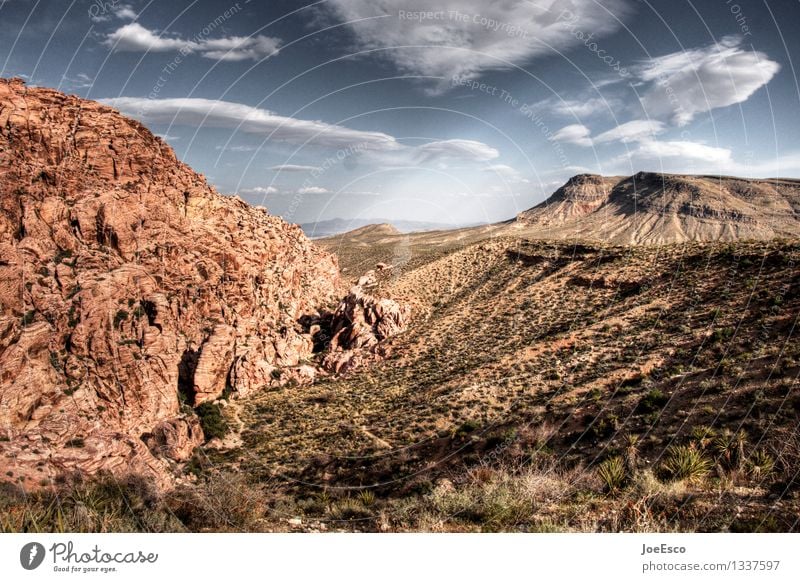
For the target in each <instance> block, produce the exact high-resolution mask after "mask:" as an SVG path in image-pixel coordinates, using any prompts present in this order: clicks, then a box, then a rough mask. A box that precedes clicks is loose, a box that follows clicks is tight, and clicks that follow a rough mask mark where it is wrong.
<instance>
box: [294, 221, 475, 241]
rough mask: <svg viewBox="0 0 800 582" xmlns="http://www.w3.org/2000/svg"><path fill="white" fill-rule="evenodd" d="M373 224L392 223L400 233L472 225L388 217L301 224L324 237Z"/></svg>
mask: <svg viewBox="0 0 800 582" xmlns="http://www.w3.org/2000/svg"><path fill="white" fill-rule="evenodd" d="M373 224H390V225H392V226H393V227H395V228H396V229H397V231H398V233H408V232H426V231H431V230H452V229H454V228H463V227H464V226H472V225H465V224H447V223H442V222H424V221H415V220H390V219H387V218H332V219H330V220H321V221H319V222H308V223H304V224H301V225H300V228H302V229H303V232H305V233H306V236H308V237H309V238H324V237H327V236H334V235H336V234H342V233H344V232H349V231H351V230H356V229H358V228H362V227H365V226H370V225H373Z"/></svg>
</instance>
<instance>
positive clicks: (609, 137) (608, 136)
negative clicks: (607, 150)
mask: <svg viewBox="0 0 800 582" xmlns="http://www.w3.org/2000/svg"><path fill="white" fill-rule="evenodd" d="M665 130H666V126H665V125H664V124H663V123H662V122H660V121H656V120H653V119H635V120H634V121H629V122H627V123H623V124H621V125H618V126H617V127H615V128H613V129H609V130H608V131H606V132H603V133H601V134H600V135H598V136H597V137H596V138H594V139H593V140H592V142H593V143H596V144H597V143H608V142H613V141H619V142H622V143H632V142H639V141H643V140H649V139H652V138H653V137H655V136H656V135H658V134H660V133H663V132H664V131H665Z"/></svg>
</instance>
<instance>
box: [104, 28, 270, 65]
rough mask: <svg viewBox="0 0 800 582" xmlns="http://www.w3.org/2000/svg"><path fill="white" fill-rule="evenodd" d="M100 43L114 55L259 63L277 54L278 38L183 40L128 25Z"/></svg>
mask: <svg viewBox="0 0 800 582" xmlns="http://www.w3.org/2000/svg"><path fill="white" fill-rule="evenodd" d="M103 43H104V44H105V45H106V46H108V47H109V48H111V49H112V50H113V51H115V52H175V51H180V52H182V53H185V54H190V53H197V54H199V55H201V56H203V57H205V58H207V59H214V60H218V61H243V60H247V59H250V60H254V61H257V60H261V59H265V58H268V57H271V56H274V55H276V54H278V49H279V47H280V45H281V40H280V39H279V38H274V37H270V36H263V35H257V36H232V37H228V38H217V39H201V40H183V39H181V38H178V37H176V36H165V35H164V34H157V33H156V32H154V31H152V30H149V29H147V28H145V27H144V26H142V25H141V24H139V23H138V22H131V23H130V24H126V25H124V26H121V27H120V28H118V29H117V30H115V31H114V32H112V33H111V34H109V35H108V36H107V37H106V39H105V40H104V41H103Z"/></svg>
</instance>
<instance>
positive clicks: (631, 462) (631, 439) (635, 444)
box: [624, 434, 641, 478]
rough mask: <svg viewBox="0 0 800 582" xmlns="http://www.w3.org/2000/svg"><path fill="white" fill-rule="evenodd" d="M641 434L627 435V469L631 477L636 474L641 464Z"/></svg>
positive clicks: (625, 440)
mask: <svg viewBox="0 0 800 582" xmlns="http://www.w3.org/2000/svg"><path fill="white" fill-rule="evenodd" d="M640 440H641V439H640V437H639V435H636V434H627V435H625V439H624V442H625V471H626V473H627V476H628V477H629V478H632V477H633V476H634V475H635V474H636V470H637V468H638V466H639V441H640Z"/></svg>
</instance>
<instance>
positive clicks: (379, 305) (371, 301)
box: [323, 271, 410, 374]
mask: <svg viewBox="0 0 800 582" xmlns="http://www.w3.org/2000/svg"><path fill="white" fill-rule="evenodd" d="M376 285H377V280H376V277H375V273H374V272H373V271H370V272H368V273H367V274H366V275H364V276H363V277H361V278H360V279H359V280H358V282H357V283H356V284H355V285H354V286H353V287H351V288H350V292H349V293H348V295H347V296H346V297H345V298H344V299H343V300H342V301H341V303H340V304H339V306H338V307H337V308H336V311H334V313H333V316H332V319H331V342H330V353H329V354H328V355H327V356H326V357H325V359H324V361H323V365H324V367H325V368H326V369H328V370H330V371H332V372H334V373H337V374H338V373H342V372H346V371H347V370H350V369H353V368H356V367H357V366H359V365H361V364H363V363H364V362H366V361H369V360H371V359H375V358H376V357H379V356H383V355H385V354H384V353H383V352H382V350H381V349H380V348H381V346H380V345H379V343H380V342H381V341H383V340H385V339H387V338H389V337H391V336H393V335H396V334H398V333H401V332H403V331H404V330H405V329H406V326H407V325H408V319H409V315H410V308H409V307H408V306H407V305H405V304H401V303H398V302H397V301H395V300H393V299H387V298H376V297H374V296H373V295H371V294H370V290H371V289H373V288H374V287H376Z"/></svg>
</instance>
